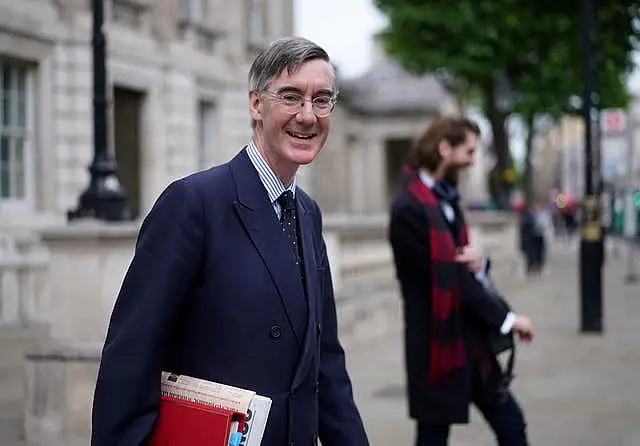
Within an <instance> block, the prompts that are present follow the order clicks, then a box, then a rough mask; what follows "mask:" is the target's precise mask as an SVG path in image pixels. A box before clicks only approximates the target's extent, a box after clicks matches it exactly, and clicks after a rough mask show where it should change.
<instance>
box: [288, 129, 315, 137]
mask: <svg viewBox="0 0 640 446" xmlns="http://www.w3.org/2000/svg"><path fill="white" fill-rule="evenodd" d="M287 135H289V136H291V137H293V138H297V139H311V138H313V137H314V136H316V134H315V133H298V132H290V131H287Z"/></svg>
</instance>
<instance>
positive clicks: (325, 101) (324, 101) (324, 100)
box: [313, 96, 331, 105]
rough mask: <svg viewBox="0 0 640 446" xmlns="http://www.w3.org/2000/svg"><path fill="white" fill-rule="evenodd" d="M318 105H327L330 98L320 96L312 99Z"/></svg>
mask: <svg viewBox="0 0 640 446" xmlns="http://www.w3.org/2000/svg"><path fill="white" fill-rule="evenodd" d="M313 102H315V103H316V104H318V105H329V104H330V103H331V98H329V97H324V96H320V97H317V98H315V99H314V100H313Z"/></svg>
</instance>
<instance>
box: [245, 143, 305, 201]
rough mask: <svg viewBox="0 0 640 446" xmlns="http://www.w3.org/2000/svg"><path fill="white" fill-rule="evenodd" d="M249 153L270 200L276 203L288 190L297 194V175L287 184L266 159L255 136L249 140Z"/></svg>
mask: <svg viewBox="0 0 640 446" xmlns="http://www.w3.org/2000/svg"><path fill="white" fill-rule="evenodd" d="M246 150H247V155H248V156H249V159H250V160H251V163H252V164H253V166H254V167H255V169H256V170H257V171H258V176H259V177H260V181H261V182H262V184H263V185H264V187H265V189H266V190H267V194H268V195H269V200H270V201H271V203H274V202H276V201H277V200H278V198H279V197H280V195H282V193H283V192H284V191H286V190H289V191H291V192H292V193H293V195H294V196H295V194H296V177H295V176H294V177H293V179H292V180H291V184H289V186H286V187H285V185H284V184H283V183H282V181H280V178H278V176H277V175H276V174H275V172H274V171H273V169H271V167H270V166H269V163H267V161H266V160H265V159H264V157H263V156H262V154H261V153H260V151H259V150H258V147H257V146H256V144H255V142H254V141H253V138H251V139H250V140H249V144H247V148H246Z"/></svg>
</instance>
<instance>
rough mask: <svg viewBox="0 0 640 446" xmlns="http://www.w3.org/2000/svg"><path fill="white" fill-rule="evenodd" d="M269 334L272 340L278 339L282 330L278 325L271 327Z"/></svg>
mask: <svg viewBox="0 0 640 446" xmlns="http://www.w3.org/2000/svg"><path fill="white" fill-rule="evenodd" d="M270 333H271V337H272V338H273V339H278V338H279V337H280V336H281V335H282V330H281V329H280V326H279V325H274V326H273V327H271V330H270Z"/></svg>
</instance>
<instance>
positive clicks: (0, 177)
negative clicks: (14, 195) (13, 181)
mask: <svg viewBox="0 0 640 446" xmlns="http://www.w3.org/2000/svg"><path fill="white" fill-rule="evenodd" d="M9 183H10V180H9V168H8V166H7V165H6V164H0V198H9V196H10V195H9V192H10V190H9Z"/></svg>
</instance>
